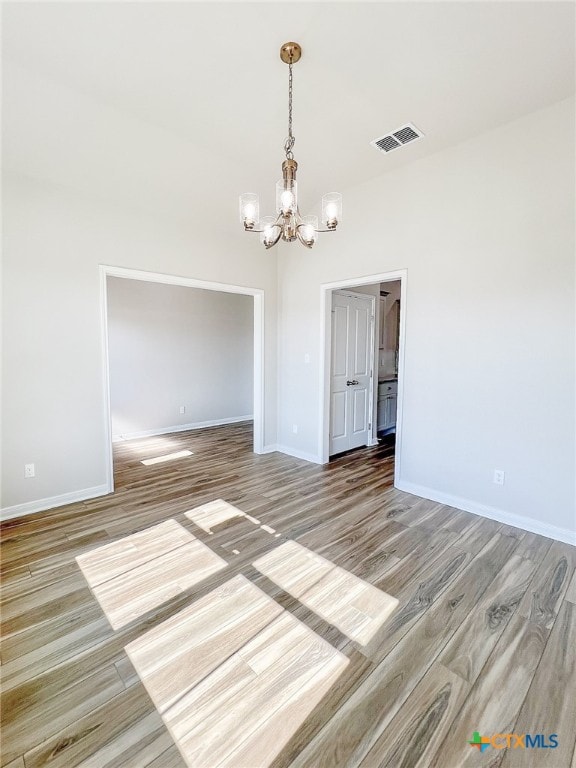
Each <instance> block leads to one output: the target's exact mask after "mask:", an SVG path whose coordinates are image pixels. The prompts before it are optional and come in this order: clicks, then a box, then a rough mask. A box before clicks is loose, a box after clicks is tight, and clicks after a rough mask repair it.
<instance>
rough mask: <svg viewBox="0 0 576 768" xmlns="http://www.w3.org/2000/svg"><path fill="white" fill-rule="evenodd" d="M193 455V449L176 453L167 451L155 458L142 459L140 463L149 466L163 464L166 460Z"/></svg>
mask: <svg viewBox="0 0 576 768" xmlns="http://www.w3.org/2000/svg"><path fill="white" fill-rule="evenodd" d="M192 455H193V454H192V451H176V453H167V454H166V455H164V456H155V457H154V458H153V459H142V461H141V462H140V463H141V464H145V465H146V466H147V467H149V466H151V465H152V464H163V463H164V462H165V461H174V459H183V458H184V457H185V456H192Z"/></svg>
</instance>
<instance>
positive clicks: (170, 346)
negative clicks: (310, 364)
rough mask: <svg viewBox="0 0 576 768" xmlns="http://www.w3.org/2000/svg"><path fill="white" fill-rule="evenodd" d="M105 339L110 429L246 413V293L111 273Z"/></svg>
mask: <svg viewBox="0 0 576 768" xmlns="http://www.w3.org/2000/svg"><path fill="white" fill-rule="evenodd" d="M108 339H109V341H108V354H109V361H110V402H111V413H112V434H113V435H114V436H115V437H124V438H127V437H130V436H134V435H137V434H140V433H142V432H151V431H160V430H162V431H169V430H170V428H175V427H176V428H178V427H180V428H181V427H182V426H183V425H194V424H199V423H204V422H210V421H218V422H222V423H224V422H227V421H234V420H236V421H237V420H239V419H242V418H251V415H252V410H253V362H254V343H253V340H254V299H253V298H252V297H251V296H242V295H238V294H233V293H221V292H220V291H206V290H201V289H197V288H189V287H184V286H178V285H162V284H159V283H153V282H144V281H140V280H126V279H122V278H115V277H109V278H108ZM181 406H183V407H184V408H185V413H184V414H181V413H180V407H181Z"/></svg>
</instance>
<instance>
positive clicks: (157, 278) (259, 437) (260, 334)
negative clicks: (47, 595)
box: [99, 264, 264, 493]
mask: <svg viewBox="0 0 576 768" xmlns="http://www.w3.org/2000/svg"><path fill="white" fill-rule="evenodd" d="M99 270H100V317H101V328H102V336H101V345H102V362H103V372H104V381H103V390H104V412H105V418H104V440H105V441H106V448H105V452H106V457H107V460H106V483H107V485H108V491H107V493H112V492H113V491H114V456H113V448H112V410H111V403H110V358H109V351H108V296H107V279H108V277H121V278H124V279H127V280H141V281H142V280H143V281H145V282H149V283H163V284H164V285H182V286H184V287H187V288H200V289H202V290H205V291H219V292H221V293H237V294H242V295H243V296H253V297H254V385H253V396H254V405H253V417H254V435H253V436H254V453H264V291H263V290H262V289H261V288H249V287H247V286H245V285H230V284H228V283H216V282H213V281H208V280H197V279H196V278H192V277H181V276H179V275H167V274H162V273H160V272H145V271H143V270H139V269H128V268H125V267H112V266H108V265H105V264H100V265H99Z"/></svg>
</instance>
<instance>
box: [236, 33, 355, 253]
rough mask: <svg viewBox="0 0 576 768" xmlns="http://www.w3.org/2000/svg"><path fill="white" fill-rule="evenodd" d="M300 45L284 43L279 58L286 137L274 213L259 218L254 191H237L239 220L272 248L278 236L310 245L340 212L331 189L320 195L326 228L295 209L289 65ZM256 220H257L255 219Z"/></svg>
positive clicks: (295, 167) (339, 202) (339, 199)
mask: <svg viewBox="0 0 576 768" xmlns="http://www.w3.org/2000/svg"><path fill="white" fill-rule="evenodd" d="M301 56H302V48H301V47H300V46H299V45H298V43H284V45H283V46H282V48H280V58H281V59H282V61H283V62H284V63H285V64H288V67H289V76H288V137H287V138H286V141H285V142H284V152H285V153H286V159H285V160H284V162H283V163H282V178H281V179H280V181H278V182H277V184H276V217H274V216H265V217H264V218H262V219H260V217H259V216H260V208H259V202H258V195H255V194H252V193H246V194H243V195H240V221H241V222H242V223H243V224H244V229H245V230H246V231H247V232H258V233H260V242H261V243H262V244H263V245H264V246H265V247H266V248H272V247H273V246H274V245H276V243H277V242H278V241H279V240H280V238H282V240H284V241H285V242H287V243H291V242H293V241H294V240H299V241H300V242H301V243H302V245H304V246H306V248H312V246H313V245H314V243H315V242H316V239H317V237H318V233H319V232H333V231H334V230H335V229H336V227H337V226H338V222H339V220H340V218H341V215H342V195H340V194H339V193H338V192H331V193H330V194H328V195H324V197H323V198H322V222H323V223H324V224H325V225H326V229H322V230H320V229H318V217H317V216H301V215H300V210H299V209H298V191H297V189H298V185H297V182H296V172H297V170H298V163H297V162H296V160H295V159H294V152H293V149H294V143H295V141H296V139H295V138H294V134H293V133H292V66H293V65H294V64H296V62H297V61H299V60H300V57H301ZM258 222H260V223H258Z"/></svg>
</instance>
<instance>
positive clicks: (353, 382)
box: [346, 379, 360, 387]
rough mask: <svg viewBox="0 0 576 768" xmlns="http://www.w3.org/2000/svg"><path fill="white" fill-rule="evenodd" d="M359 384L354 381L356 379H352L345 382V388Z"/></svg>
mask: <svg viewBox="0 0 576 768" xmlns="http://www.w3.org/2000/svg"><path fill="white" fill-rule="evenodd" d="M359 383H360V382H358V381H356V379H352V381H347V382H346V386H347V387H353V386H354V384H359Z"/></svg>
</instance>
